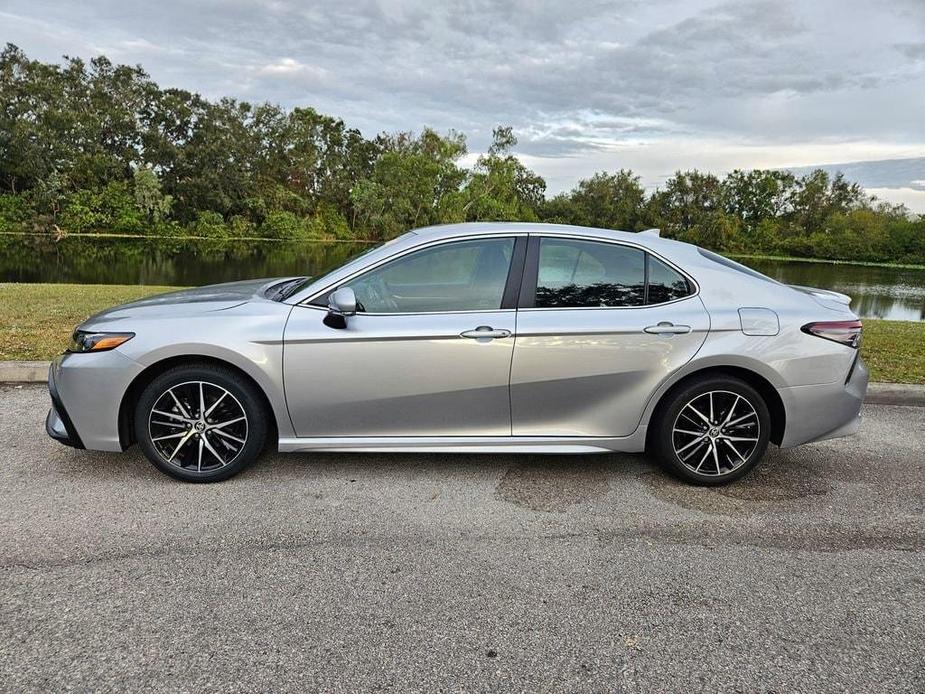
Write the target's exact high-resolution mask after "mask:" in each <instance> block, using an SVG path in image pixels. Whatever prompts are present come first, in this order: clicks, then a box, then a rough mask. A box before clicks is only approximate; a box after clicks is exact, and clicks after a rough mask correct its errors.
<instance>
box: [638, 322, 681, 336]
mask: <svg viewBox="0 0 925 694" xmlns="http://www.w3.org/2000/svg"><path fill="white" fill-rule="evenodd" d="M643 330H644V331H645V332H647V333H651V334H652V335H686V334H687V333H689V332H690V331H691V326H689V325H675V324H674V323H672V322H671V321H662V322H661V323H659V324H658V325H650V326H648V327H646V328H643Z"/></svg>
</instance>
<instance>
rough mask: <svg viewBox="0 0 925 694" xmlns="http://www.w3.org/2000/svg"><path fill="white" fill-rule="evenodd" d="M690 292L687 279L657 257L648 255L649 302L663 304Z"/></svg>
mask: <svg viewBox="0 0 925 694" xmlns="http://www.w3.org/2000/svg"><path fill="white" fill-rule="evenodd" d="M690 293H691V288H690V285H689V284H688V282H687V279H686V278H685V277H684V276H683V275H682V274H681V273H679V272H677V271H676V270H672V269H671V268H670V267H668V266H667V265H665V263H663V262H662V261H661V260H659V259H658V258H654V257H653V256H651V255H650V256H649V293H648V301H647V302H646V303H649V304H664V303H665V302H666V301H674V300H675V299H681V298H683V297H685V296H687V295H688V294H690Z"/></svg>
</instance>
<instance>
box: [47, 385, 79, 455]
mask: <svg viewBox="0 0 925 694" xmlns="http://www.w3.org/2000/svg"><path fill="white" fill-rule="evenodd" d="M48 394H49V395H50V396H51V409H50V410H48V415H47V416H46V417H45V432H46V433H47V434H48V435H49V436H50V437H51V438H53V439H54V440H55V441H58V442H60V443H63V444H64V445H65V446H71V447H73V448H83V447H84V444H83V441H81V440H80V435H79V434H78V433H77V429H75V428H74V423H73V422H72V421H71V417H70V415H69V414H68V413H67V410H66V409H65V408H64V404H63V403H62V402H61V397H60V396H59V395H58V388H57V386H56V385H55V372H54V368H53V367H50V368H49V369H48Z"/></svg>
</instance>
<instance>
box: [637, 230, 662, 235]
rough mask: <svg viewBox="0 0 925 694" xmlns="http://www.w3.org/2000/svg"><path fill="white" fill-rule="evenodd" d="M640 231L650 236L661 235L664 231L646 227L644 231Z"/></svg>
mask: <svg viewBox="0 0 925 694" xmlns="http://www.w3.org/2000/svg"><path fill="white" fill-rule="evenodd" d="M639 233H640V234H647V235H648V236H661V233H662V231H661V229H646V230H644V231H640V232H639Z"/></svg>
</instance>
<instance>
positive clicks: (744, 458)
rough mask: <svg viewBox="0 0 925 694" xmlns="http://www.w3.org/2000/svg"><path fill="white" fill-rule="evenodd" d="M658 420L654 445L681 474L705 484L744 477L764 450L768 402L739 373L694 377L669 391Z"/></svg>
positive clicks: (663, 460) (664, 460)
mask: <svg viewBox="0 0 925 694" xmlns="http://www.w3.org/2000/svg"><path fill="white" fill-rule="evenodd" d="M669 398H670V399H669V400H668V401H667V402H666V403H665V406H664V407H662V408H660V413H659V415H658V417H657V419H656V421H655V422H654V424H655V428H654V431H653V436H652V439H650V441H651V444H652V445H651V448H652V450H653V452H654V453H655V455H656V456H657V457H658V459H659V461H660V462H661V463H662V464H663V465H664V466H665V467H666V468H667V469H668V470H669V471H670V472H671V473H672V474H674V475H675V476H676V477H679V478H681V479H682V480H685V481H686V482H691V483H693V484H700V485H710V486H715V485H721V484H727V483H729V482H732V481H734V480H737V479H739V478H740V477H742V476H743V475H745V474H746V473H747V472H748V471H749V470H751V469H752V468H753V467H755V465H757V464H758V462H759V461H760V460H761V458H762V457H763V456H764V453H765V451H766V450H767V447H768V438H769V435H770V430H771V418H770V415H769V413H768V407H767V404H766V403H765V402H764V399H763V398H762V397H761V395H760V394H759V393H758V391H756V390H755V389H754V388H752V387H751V386H750V385H749V384H748V383H746V382H745V381H742V380H740V379H738V378H734V377H731V376H730V377H726V376H720V377H708V378H704V379H698V380H695V381H693V382H691V383H689V384H687V385H686V386H684V387H682V388H681V389H680V390H678V391H677V392H675V393H673V394H672V395H670V396H669Z"/></svg>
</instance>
